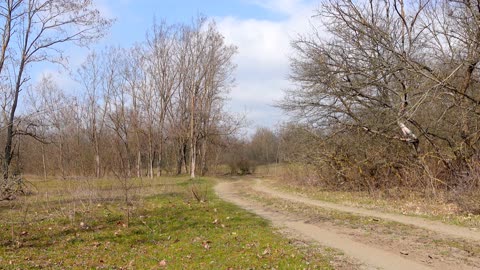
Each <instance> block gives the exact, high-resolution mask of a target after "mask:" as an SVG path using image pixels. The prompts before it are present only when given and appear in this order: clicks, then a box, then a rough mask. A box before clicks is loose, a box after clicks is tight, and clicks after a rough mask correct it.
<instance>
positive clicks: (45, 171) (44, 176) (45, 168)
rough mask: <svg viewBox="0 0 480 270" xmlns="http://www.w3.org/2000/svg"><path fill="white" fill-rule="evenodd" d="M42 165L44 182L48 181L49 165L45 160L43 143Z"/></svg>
mask: <svg viewBox="0 0 480 270" xmlns="http://www.w3.org/2000/svg"><path fill="white" fill-rule="evenodd" d="M42 165H43V180H45V181H47V163H46V158H45V145H44V144H43V143H42Z"/></svg>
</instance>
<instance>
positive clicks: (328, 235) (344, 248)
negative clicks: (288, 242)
mask: <svg viewBox="0 0 480 270" xmlns="http://www.w3.org/2000/svg"><path fill="white" fill-rule="evenodd" d="M215 190H216V192H217V194H218V195H219V196H220V197H221V198H222V199H224V200H226V201H229V202H232V203H234V204H237V205H239V206H241V207H242V208H245V209H247V210H249V211H251V212H253V213H256V214H257V215H260V216H262V217H263V218H266V219H269V220H271V221H272V223H273V224H274V225H275V226H277V227H279V228H282V229H283V231H285V232H287V234H289V236H294V237H301V238H303V239H305V240H309V241H315V242H318V243H320V244H321V245H323V246H327V247H331V248H335V249H337V250H339V251H341V252H343V253H344V254H345V255H346V256H348V257H349V258H350V259H346V260H353V261H355V262H356V263H357V264H355V263H354V264H351V263H346V264H343V265H342V264H341V263H340V264H339V267H338V268H339V269H355V268H356V269H477V268H476V267H477V266H478V265H477V260H476V259H475V258H474V259H473V260H472V258H465V257H466V256H469V257H471V256H473V257H475V256H478V255H477V254H465V252H463V253H462V252H448V254H447V252H445V251H444V250H441V251H439V252H435V251H436V248H437V247H436V246H435V245H432V246H430V245H424V244H423V243H421V244H419V243H415V242H416V239H417V238H418V236H417V238H415V237H410V236H405V237H403V236H402V237H400V238H401V239H392V236H391V235H384V234H382V229H381V228H379V229H378V230H376V229H375V228H371V227H369V228H360V229H352V228H349V227H342V226H337V225H335V224H332V222H325V221H324V220H322V218H318V220H315V219H312V216H311V215H310V216H308V215H299V214H293V213H292V212H290V211H288V210H286V207H283V208H282V207H277V208H275V207H274V206H272V205H265V204H262V203H261V201H258V200H253V199H251V196H250V197H249V196H246V194H247V193H249V192H250V193H252V192H258V194H255V196H263V195H265V196H270V197H272V198H276V199H281V201H282V202H284V203H286V204H298V205H300V206H303V207H306V206H311V207H321V208H325V209H332V210H335V211H342V212H348V213H351V214H354V215H359V216H368V217H374V218H378V219H382V220H389V221H395V222H398V223H402V224H408V225H412V226H416V227H419V228H421V230H428V231H429V232H433V233H434V234H441V235H442V237H447V238H448V237H455V238H463V239H468V240H469V241H470V240H473V241H475V242H476V240H478V239H480V235H479V233H478V232H474V231H471V230H469V229H467V228H461V227H456V226H451V225H446V224H443V223H440V222H434V221H429V220H425V219H421V218H416V217H407V216H402V215H395V214H388V213H382V212H377V211H373V210H366V209H360V208H355V207H347V206H342V205H337V204H333V203H327V202H322V201H318V200H312V199H308V198H305V197H301V196H298V195H294V194H290V193H285V192H280V191H277V190H273V189H271V188H269V187H267V186H265V185H263V184H262V183H261V181H258V180H256V181H251V180H238V181H224V182H221V183H219V184H218V185H217V186H216V187H215ZM262 194H263V195H262ZM362 230H368V232H364V231H362ZM372 231H373V233H372ZM413 231H415V230H413ZM423 237H424V238H425V236H423ZM427 238H429V237H428V236H427ZM397 240H398V241H397ZM423 246H425V248H424V247H423ZM404 250H409V251H408V252H404ZM430 254H435V259H434V256H433V255H430ZM439 254H447V255H445V256H447V257H448V258H442V256H441V255H439ZM450 257H451V258H450ZM425 258H427V259H425ZM428 258H430V259H428ZM437 258H438V259H437ZM467 259H468V263H463V262H464V261H467ZM359 265H360V266H359Z"/></svg>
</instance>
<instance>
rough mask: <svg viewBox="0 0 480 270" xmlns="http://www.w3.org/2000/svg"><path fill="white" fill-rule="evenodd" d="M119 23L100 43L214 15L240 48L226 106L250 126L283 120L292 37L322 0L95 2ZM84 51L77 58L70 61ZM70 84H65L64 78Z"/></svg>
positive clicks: (125, 40) (123, 41) (130, 39)
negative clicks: (157, 24)
mask: <svg viewBox="0 0 480 270" xmlns="http://www.w3.org/2000/svg"><path fill="white" fill-rule="evenodd" d="M94 2H95V3H96V4H97V6H98V8H99V9H100V10H101V11H102V12H103V13H104V14H105V15H106V16H108V17H111V18H115V19H116V23H115V24H114V26H113V28H112V29H111V31H110V34H109V35H108V36H107V37H106V38H105V39H104V40H103V41H101V42H100V44H99V46H106V45H120V46H122V47H127V46H130V45H132V44H134V43H135V42H140V41H142V40H144V38H145V33H146V31H147V30H148V29H149V28H150V27H151V25H152V22H153V21H154V18H156V19H157V20H159V19H164V20H166V21H167V22H168V23H172V24H173V23H188V22H190V21H191V20H192V18H193V17H195V16H197V14H203V15H205V16H208V17H210V18H213V19H215V21H216V22H217V25H218V27H219V29H220V31H221V32H222V33H223V35H224V36H225V38H226V40H227V42H228V43H231V44H234V45H236V46H237V47H238V51H239V53H238V55H237V56H236V57H235V60H234V61H235V63H236V64H237V66H238V68H237V71H236V74H235V77H236V83H235V87H234V89H232V92H231V95H230V97H231V99H230V101H229V103H228V105H227V109H228V110H230V111H232V112H236V113H243V114H246V116H247V119H248V120H249V123H250V124H251V128H254V127H256V126H267V127H274V126H275V124H276V123H278V122H281V121H283V120H285V119H286V118H285V117H284V116H282V112H281V111H280V110H278V109H276V108H274V107H272V105H273V104H274V103H275V101H278V100H280V99H281V98H282V93H283V91H282V90H284V89H286V88H288V87H289V81H288V73H289V60H288V57H289V55H291V53H290V52H291V49H290V41H291V39H292V38H295V37H296V36H297V35H298V34H301V33H305V31H308V29H309V28H310V22H311V21H312V18H311V16H312V15H313V14H314V10H315V9H316V8H317V7H318V1H311V0H228V1H222V0H160V1H159V0H96V1H94ZM83 57H84V55H82V53H78V55H76V56H74V57H73V59H72V60H71V61H72V65H73V66H74V65H75V64H79V63H81V61H83ZM65 83H66V82H65Z"/></svg>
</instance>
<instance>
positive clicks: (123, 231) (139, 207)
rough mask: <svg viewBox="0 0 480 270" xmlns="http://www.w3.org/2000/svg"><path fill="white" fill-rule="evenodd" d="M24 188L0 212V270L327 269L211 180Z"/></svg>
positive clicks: (54, 184) (42, 183)
mask: <svg viewBox="0 0 480 270" xmlns="http://www.w3.org/2000/svg"><path fill="white" fill-rule="evenodd" d="M32 181H33V184H34V185H35V186H36V187H37V191H36V192H35V193H34V194H33V195H30V196H27V197H23V198H18V199H17V200H15V201H11V202H2V203H1V204H0V269H39V268H44V269H161V268H165V269H331V267H330V266H329V263H328V261H329V259H328V258H326V257H324V256H322V255H321V254H317V253H315V252H313V251H312V250H308V249H306V248H301V247H298V246H296V245H294V244H292V243H290V241H289V240H287V239H285V238H283V237H282V236H281V235H280V234H279V233H278V232H277V231H276V230H275V229H272V227H270V224H269V223H268V222H267V221H265V220H263V219H261V218H259V217H257V216H255V215H253V214H250V213H248V212H246V211H244V210H241V209H239V208H237V207H236V206H234V205H232V204H229V203H226V202H224V201H222V200H220V199H218V198H217V197H216V196H215V194H213V192H212V189H211V188H212V185H213V183H214V181H215V180H213V179H200V180H196V181H195V182H192V181H191V180H188V179H187V178H182V177H179V178H157V179H154V180H147V179H144V180H138V179H137V180H129V181H130V182H128V183H122V181H118V180H116V179H101V180H92V179H71V180H48V181H41V180H38V179H37V180H35V179H34V180H32ZM125 184H128V185H125ZM122 187H123V188H122ZM192 188H193V189H194V190H196V191H197V192H196V193H197V194H198V195H199V197H201V198H202V199H203V200H205V201H204V202H199V201H197V200H196V199H195V198H194V197H193V196H192V192H191V190H192ZM125 194H127V195H128V196H129V198H130V199H129V200H128V202H126V201H125Z"/></svg>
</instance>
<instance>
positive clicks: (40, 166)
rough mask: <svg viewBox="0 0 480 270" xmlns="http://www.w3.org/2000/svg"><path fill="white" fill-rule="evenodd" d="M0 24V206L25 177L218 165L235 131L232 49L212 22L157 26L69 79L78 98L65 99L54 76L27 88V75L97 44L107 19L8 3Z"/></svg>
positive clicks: (72, 7)
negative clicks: (230, 103)
mask: <svg viewBox="0 0 480 270" xmlns="http://www.w3.org/2000/svg"><path fill="white" fill-rule="evenodd" d="M0 15H1V17H0V18H1V21H0V23H2V25H3V26H4V27H3V28H1V31H2V34H3V35H2V42H3V47H2V55H3V58H2V59H3V60H2V62H1V63H2V65H3V62H5V63H6V64H5V66H6V67H7V66H8V67H7V68H4V69H0V75H1V76H2V97H1V104H2V115H3V118H2V122H1V127H2V128H1V134H0V135H1V138H2V142H3V146H4V149H5V154H4V155H3V156H2V157H1V158H2V161H3V167H2V171H3V179H2V180H1V185H0V200H1V199H8V198H11V196H12V195H13V194H14V193H15V192H16V191H18V190H21V188H20V187H19V185H20V183H21V177H20V175H21V174H25V173H31V174H38V175H43V176H44V177H45V178H46V177H48V176H51V175H57V176H62V177H65V178H66V177H69V176H95V177H103V176H105V175H116V176H119V177H120V176H121V177H128V178H130V177H147V176H148V177H150V178H153V177H154V176H156V175H161V174H162V173H172V174H174V173H178V174H180V173H188V174H190V176H191V177H195V176H196V175H197V174H201V175H203V174H205V173H206V172H207V171H208V170H209V167H210V166H211V165H213V164H215V163H216V161H217V160H218V159H219V155H220V153H221V152H220V150H221V149H222V148H223V147H224V144H223V142H222V139H223V137H225V136H228V135H231V134H233V133H234V132H235V131H236V130H237V128H238V127H239V126H240V122H241V121H240V119H239V118H238V117H234V116H233V115H230V114H228V113H226V112H225V109H224V105H225V100H226V99H227V95H228V92H229V90H230V88H231V86H232V84H233V82H234V78H233V74H232V73H233V71H234V69H235V65H234V64H233V56H234V55H235V54H236V51H237V48H236V47H235V46H233V45H229V44H226V42H225V40H224V37H223V36H222V35H221V34H220V33H219V31H218V30H217V27H216V24H215V22H213V21H212V20H208V19H207V18H204V17H198V18H196V19H194V20H192V22H191V23H190V24H176V25H170V24H167V23H166V22H154V23H153V25H152V27H151V29H150V30H149V31H148V33H147V34H146V38H145V40H144V41H142V42H139V43H137V44H135V45H133V46H132V47H131V48H120V47H107V48H105V49H103V50H91V51H90V53H89V54H88V56H87V58H86V59H85V61H84V62H83V64H82V65H81V66H80V67H79V68H78V69H76V70H72V69H70V73H71V77H72V79H73V80H75V81H76V82H77V83H76V85H75V86H74V89H65V88H64V87H65V86H62V85H60V84H59V83H58V79H57V78H54V77H53V76H51V75H45V76H44V77H43V78H42V79H41V81H40V82H39V83H36V84H33V83H28V81H29V79H30V78H29V77H28V76H29V75H30V73H29V72H30V69H29V68H31V67H32V66H35V64H36V63H43V62H54V63H61V64H65V63H67V62H62V61H63V59H64V57H65V54H64V50H65V48H71V47H67V46H72V45H86V44H88V43H90V42H93V41H95V40H97V39H98V38H100V37H103V36H104V35H105V34H106V33H107V31H108V28H109V27H110V25H111V24H112V23H113V21H111V20H108V19H105V18H104V17H103V16H102V14H101V13H100V12H99V11H98V10H97V9H96V8H95V6H94V5H93V3H92V1H88V0H83V1H74V0H71V1H63V0H62V1H60V0H49V1H40V0H28V1H27V0H24V1H22V0H8V1H6V2H2V4H1V14H0ZM12 41H15V42H12ZM19 42H20V43H22V42H23V44H24V46H21V48H20V50H18V49H17V46H16V45H17V43H19ZM19 108H20V110H19Z"/></svg>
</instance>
